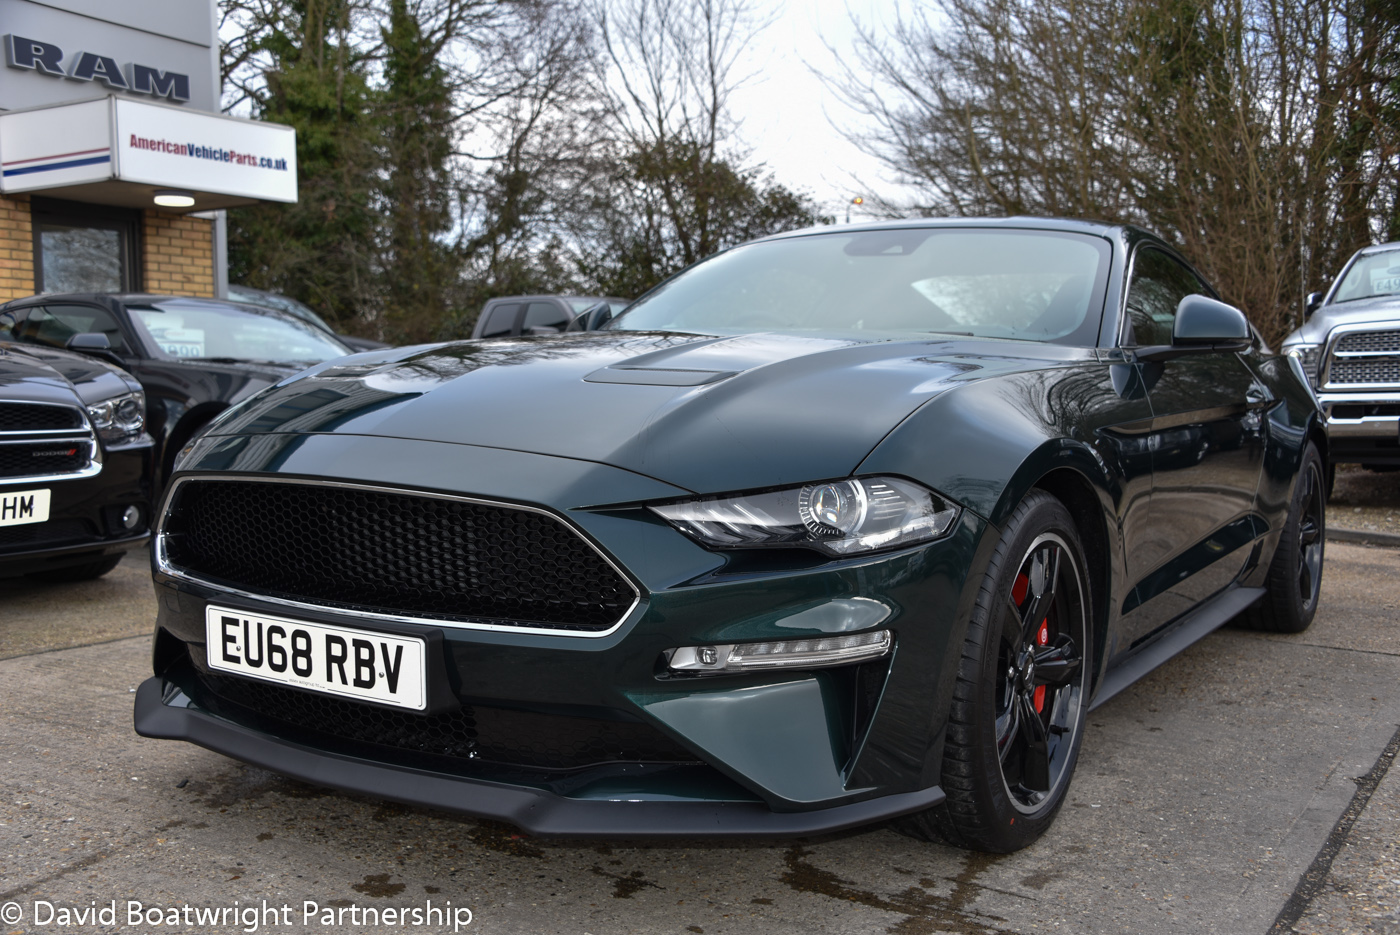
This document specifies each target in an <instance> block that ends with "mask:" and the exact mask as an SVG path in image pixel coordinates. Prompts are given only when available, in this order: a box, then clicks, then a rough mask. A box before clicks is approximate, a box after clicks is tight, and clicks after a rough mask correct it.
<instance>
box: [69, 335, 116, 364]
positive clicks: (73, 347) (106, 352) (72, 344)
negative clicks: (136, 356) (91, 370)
mask: <svg viewBox="0 0 1400 935" xmlns="http://www.w3.org/2000/svg"><path fill="white" fill-rule="evenodd" d="M63 346H64V347H66V348H68V350H70V351H74V352H76V353H79V354H86V355H87V356H89V357H96V358H98V359H99V360H105V361H107V363H109V364H116V365H117V366H118V367H121V368H123V369H125V367H126V361H124V360H122V359H121V358H120V357H118V356H117V354H116V352H115V351H113V350H112V342H111V341H110V340H108V338H107V336H106V335H105V334H103V333H102V332H100V331H84V332H81V333H79V334H75V335H73V336H72V337H71V338H69V339H68V341H67V343H65V344H64V345H63Z"/></svg>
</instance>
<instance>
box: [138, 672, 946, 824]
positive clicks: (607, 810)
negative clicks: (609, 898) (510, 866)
mask: <svg viewBox="0 0 1400 935" xmlns="http://www.w3.org/2000/svg"><path fill="white" fill-rule="evenodd" d="M164 690H165V682H164V680H163V679H161V678H159V677H153V678H149V679H147V680H146V681H144V682H142V683H141V687H140V688H138V689H137V691H136V709H135V723H136V733H138V734H140V735H141V736H143V737H152V738H158V739H165V740H185V741H188V742H190V743H193V744H198V745H199V746H201V747H204V748H206V749H209V750H213V751H214V752H215V753H222V754H224V755H225V756H230V757H233V758H234V759H237V760H242V761H243V762H244V763H248V764H250V765H252V766H257V767H260V768H262V769H267V770H271V771H273V772H276V773H281V774H282V775H284V776H290V777H292V778H294V779H300V780H304V781H305V782H310V783H314V784H316V785H320V786H328V787H330V788H332V789H339V790H340V791H342V792H355V793H360V794H363V795H371V796H375V797H377V798H383V799H390V800H392V801H395V802H402V803H404V804H407V805H420V806H426V807H428V808H440V809H444V810H446V811H452V812H460V813H462V814H466V815H471V816H472V817H474V818H487V819H492V820H494V821H504V822H509V823H510V824H512V825H515V826H516V827H518V828H520V829H521V830H523V831H527V832H529V833H530V834H535V835H540V836H544V837H590V838H591V837H608V838H657V837H667V838H671V837H805V836H809V835H815V834H827V833H830V832H833V831H844V830H846V829H848V828H858V827H860V826H861V825H868V824H872V823H874V822H878V821H884V820H886V819H890V818H897V817H899V816H900V815H908V814H910V813H912V812H918V811H922V810H924V809H926V808H931V807H933V806H935V805H938V804H940V803H941V802H942V801H943V799H944V795H943V790H942V789H940V788H939V787H938V786H933V787H931V788H928V789H921V790H919V791H917V792H904V793H898V794H895V795H886V796H880V797H879V798H874V799H867V800H865V801H862V802H853V803H851V804H848V805H837V806H833V807H831V808H819V809H813V810H810V811H802V812H775V811H772V810H770V809H768V808H766V807H765V806H763V805H760V804H756V803H751V802H650V801H599V800H591V799H590V800H585V799H570V798H566V797H564V796H560V795H555V794H553V793H550V792H545V791H542V790H538V789H527V788H522V787H519V786H508V785H503V784H501V783H494V782H484V781H481V780H473V779H467V778H462V777H456V776H444V775H441V774H438V773H430V772H425V771H423V770H416V769H410V768H404V767H390V766H382V765H379V764H377V763H370V762H367V761H365V760H360V759H356V758H353V757H345V756H339V755H337V754H334V753H327V752H324V751H321V750H315V749H312V748H310V747H305V746H302V745H300V744H294V743H288V742H287V741H284V740H279V739H277V738H275V737H269V736H268V735H266V734H261V733H259V732H257V731H254V730H249V729H248V728H245V727H242V726H240V725H238V724H234V723H231V722H229V721H225V720H223V719H221V718H217V717H214V716H213V715H210V714H206V713H205V712H203V711H199V710H197V709H194V708H177V707H172V706H170V705H167V704H165V703H164V702H163V701H162V700H161V698H162V694H163V692H164Z"/></svg>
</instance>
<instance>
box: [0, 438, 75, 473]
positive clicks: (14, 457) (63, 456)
mask: <svg viewBox="0 0 1400 935" xmlns="http://www.w3.org/2000/svg"><path fill="white" fill-rule="evenodd" d="M87 464H88V443H87V442H24V443H21V444H14V443H7V444H0V477H33V476H37V475H41V474H71V473H73V472H74V471H81V470H82V469H83V468H85V467H87Z"/></svg>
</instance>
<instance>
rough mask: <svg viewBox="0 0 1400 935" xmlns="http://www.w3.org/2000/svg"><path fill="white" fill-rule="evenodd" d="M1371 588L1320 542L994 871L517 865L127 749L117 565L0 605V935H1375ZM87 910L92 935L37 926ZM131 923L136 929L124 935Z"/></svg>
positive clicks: (930, 854) (1146, 695)
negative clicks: (1308, 620) (388, 914)
mask: <svg viewBox="0 0 1400 935" xmlns="http://www.w3.org/2000/svg"><path fill="white" fill-rule="evenodd" d="M1397 571H1400V553H1397V552H1395V551H1393V550H1388V549H1382V548H1372V547H1367V546H1361V545H1347V544H1337V543H1333V544H1331V545H1329V553H1328V567H1327V573H1326V578H1325V581H1324V586H1323V598H1322V601H1323V603H1322V607H1321V612H1320V614H1319V618H1318V621H1317V623H1316V624H1315V625H1314V626H1313V628H1312V629H1311V630H1310V631H1309V632H1307V633H1305V634H1302V635H1301V636H1296V637H1285V636H1275V635H1261V634H1256V633H1250V632H1244V631H1239V630H1232V629H1225V630H1222V631H1219V632H1217V633H1216V634H1214V635H1212V636H1211V637H1209V638H1207V639H1206V640H1204V641H1203V642H1201V643H1199V644H1197V646H1196V647H1194V648H1193V649H1192V650H1190V651H1189V652H1187V653H1186V654H1184V655H1183V656H1181V657H1179V658H1178V659H1176V660H1174V661H1173V662H1172V663H1170V664H1168V665H1167V666H1165V667H1163V668H1161V669H1159V670H1158V671H1157V672H1155V673H1154V674H1153V675H1152V676H1150V677H1149V678H1148V679H1146V680H1144V681H1143V682H1141V683H1139V684H1138V685H1136V686H1134V687H1133V688H1132V689H1130V690H1129V691H1127V692H1125V693H1124V694H1122V695H1120V696H1118V697H1117V698H1115V699H1114V700H1113V701H1111V702H1110V703H1109V704H1107V705H1105V706H1104V707H1103V708H1101V709H1099V710H1098V711H1096V712H1094V714H1092V715H1091V718H1090V720H1091V725H1092V728H1091V731H1090V733H1089V734H1088V738H1087V740H1086V743H1085V749H1084V755H1083V757H1082V759H1081V761H1080V766H1079V771H1078V774H1077V775H1076V778H1075V781H1074V786H1073V788H1072V789H1071V791H1070V798H1069V802H1068V804H1067V806H1066V808H1065V809H1064V811H1063V812H1062V813H1061V816H1060V818H1059V821H1058V822H1057V823H1056V825H1055V827H1054V828H1053V829H1052V831H1051V833H1050V834H1049V835H1048V836H1047V837H1046V838H1045V839H1043V840H1042V841H1041V842H1039V843H1038V844H1037V845H1036V846H1034V847H1032V848H1029V849H1027V850H1025V851H1023V852H1021V853H1018V854H1015V855H1012V856H1008V857H1000V858H997V857H989V856H986V855H974V854H968V853H965V852H961V851H958V850H954V849H951V848H946V847H941V846H937V845H929V844H923V843H920V842H917V841H912V840H910V839H908V838H904V837H902V836H900V835H898V834H895V833H894V832H893V831H891V830H889V829H888V828H884V827H875V828H871V829H866V830H862V831H859V832H852V833H846V834H841V835H833V836H830V837H826V838H820V839H813V840H806V841H799V842H778V843H763V842H751V843H738V844H735V843H723V844H716V843H706V842H696V841H675V842H667V843H653V844H644V845H635V844H628V843H618V842H600V841H583V842H578V841H566V842H555V841H544V840H538V839H532V838H527V837H523V836H521V835H519V834H518V833H516V832H515V831H514V830H513V829H511V828H509V827H505V826H499V825H494V824H490V823H483V822H476V821H471V820H467V819H462V818H458V817H454V816H450V815H443V814H440V813H435V812H430V811H425V810H418V809H412V808H405V807H402V806H397V805H386V804H383V803H380V802H376V801H372V800H369V799H363V798H358V797H354V796H346V795H341V794H338V793H332V792H327V791H324V790H321V789H318V788H314V787H311V786H307V785H304V784H301V783H297V782H291V781H288V780H284V779H282V778H279V777H278V776H276V775H274V774H271V773H267V772H264V771H261V770H257V769H252V768H248V767H244V766H241V765H239V764H238V763H235V762H233V761H231V760H228V759H225V758H224V757H221V756H218V755H216V754H213V753H209V752H206V751H203V750H200V749H198V748H195V747H191V746H188V745H185V744H179V743H172V742H167V741H149V740H143V739H141V738H138V737H136V736H135V735H134V734H133V733H132V730H131V713H130V712H131V698H132V696H131V692H132V691H133V690H134V689H135V687H136V685H137V684H138V683H139V682H140V681H141V680H142V679H143V678H145V676H146V674H147V672H148V661H147V652H148V637H147V633H148V630H149V627H150V623H151V618H152V615H153V607H152V605H153V599H152V596H151V590H150V584H149V581H148V579H147V576H146V571H145V568H144V566H143V564H142V561H141V560H140V559H128V561H127V562H125V563H123V565H122V566H120V567H119V568H118V569H117V570H116V571H115V572H113V573H112V574H111V575H110V576H108V577H107V578H105V579H103V580H101V581H98V582H92V583H88V584H84V585H81V586H68V587H65V588H58V587H40V586H36V585H30V584H26V583H23V582H14V581H11V582H0V763H3V764H4V766H3V773H2V774H0V775H2V776H3V778H0V904H4V903H15V904H16V905H17V906H18V908H19V910H20V911H21V913H22V917H21V918H20V919H19V920H18V921H13V922H12V920H11V918H10V917H4V918H3V920H2V921H3V922H4V923H5V924H4V927H3V928H0V932H7V933H8V932H14V933H27V932H54V931H121V932H179V931H201V932H230V933H232V932H240V931H259V932H288V933H291V932H296V933H301V932H332V931H333V932H390V931H451V930H452V928H453V924H452V918H453V916H452V914H451V913H450V912H449V914H448V915H447V916H445V917H442V918H443V921H442V922H441V924H438V922H439V917H438V916H430V917H427V919H426V920H425V921H431V922H432V923H433V924H431V925H421V926H415V925H413V924H412V920H413V917H412V916H409V917H408V919H407V920H405V921H407V923H408V924H403V923H401V922H399V921H398V920H397V919H396V920H395V922H394V923H393V924H386V921H385V917H384V916H383V915H382V912H383V910H385V909H395V910H398V909H401V908H402V909H415V908H416V909H419V910H423V911H426V910H427V908H428V907H429V904H430V901H431V906H432V907H433V908H435V909H450V910H462V909H469V910H470V911H471V913H472V915H471V922H470V925H467V926H465V927H463V928H461V929H460V930H462V931H470V932H481V933H554V932H559V933H583V932H589V933H593V935H605V933H624V932H637V933H664V932H676V933H686V932H695V933H730V932H732V933H740V932H761V933H787V932H792V933H799V932H801V933H807V932H833V933H862V932H893V933H904V935H915V933H934V932H955V933H970V935H985V933H1022V935H1025V933H1031V932H1051V931H1054V932H1103V933H1123V932H1144V933H1147V932H1172V933H1193V935H1194V933H1209V932H1219V933H1228V935H1240V933H1260V935H1262V933H1264V932H1268V931H1270V930H1271V928H1272V929H1273V930H1275V931H1297V932H1319V933H1324V932H1325V933H1341V932H1347V933H1353V932H1354V933H1372V932H1389V933H1395V932H1400V843H1398V842H1400V770H1394V771H1388V766H1389V764H1390V762H1391V761H1392V759H1393V756H1394V753H1395V748H1396V746H1397V745H1398V744H1400V733H1397V731H1398V730H1400V691H1397V685H1400V586H1397V584H1396V580H1397ZM1300 881H1301V882H1300ZM113 900H115V901H116V913H115V919H113V920H112V924H104V923H105V922H106V919H105V918H100V919H99V922H98V923H96V924H89V923H86V922H84V923H82V924H72V925H68V926H60V925H59V924H57V923H58V922H59V921H61V919H59V918H58V916H57V913H58V911H59V910H61V909H67V910H68V911H69V912H70V914H71V913H73V912H76V911H79V910H89V909H101V908H104V907H107V906H109V905H110V904H111V902H112V901H113ZM128 900H137V901H139V902H140V903H141V904H142V907H143V908H144V909H146V910H150V909H152V908H155V909H157V910H158V912H157V915H156V916H153V917H147V918H145V919H143V920H141V921H140V922H139V923H138V924H134V925H133V924H129V918H128V916H127V911H128V906H127V901H128ZM264 901H265V902H266V909H268V910H270V911H271V912H272V915H270V916H269V915H267V914H262V913H263V910H264ZM307 901H310V902H313V903H315V905H316V912H315V913H313V915H312V918H311V919H310V921H309V922H308V923H307V924H305V925H303V922H304V919H305V917H304V915H303V912H304V911H305V908H306V907H305V903H306V902H307ZM449 903H450V907H449V905H448V904H449ZM48 905H51V906H52V907H53V908H52V909H49V908H46V906H48ZM36 906H37V909H38V911H39V912H40V913H41V916H44V915H47V914H49V913H52V914H53V917H54V921H53V922H51V923H49V924H36V922H35V918H34V911H35V909H36ZM185 906H189V907H191V913H192V912H193V911H194V910H195V909H203V910H205V911H206V912H207V911H209V910H211V909H213V910H229V913H227V914H225V915H224V916H223V917H222V922H221V923H219V924H208V922H207V919H208V916H206V917H205V918H206V922H204V923H200V922H198V921H196V920H197V918H198V917H197V916H195V915H192V914H185V915H181V913H182V911H183V907H185ZM281 907H287V909H286V910H285V911H284V912H279V911H278V910H279V909H280V908H281ZM250 908H256V909H258V912H259V914H260V915H259V917H258V919H257V921H256V924H255V926H254V927H253V928H249V927H248V923H247V919H246V917H243V916H241V915H239V914H240V913H243V912H245V911H247V910H248V909H250ZM172 909H173V911H174V915H173V916H172V915H171V914H170V913H171V911H172ZM366 909H374V910H376V913H377V914H379V915H378V917H377V918H375V917H370V916H368V915H366V914H365V910H366ZM5 911H13V910H8V909H7V910H5ZM326 911H330V912H331V913H332V915H331V916H330V917H326V916H324V915H323V914H324V913H325V912H326ZM336 913H339V915H338V917H337V916H336ZM1281 913H1282V918H1280V916H1281ZM70 917H71V916H70ZM153 918H154V919H155V922H152V919H153ZM458 918H459V919H461V920H463V921H464V920H465V918H466V917H465V916H464V915H463V916H458ZM230 920H236V921H230ZM1276 920H1279V921H1280V924H1279V925H1278V926H1277V927H1275V922H1276ZM43 921H44V919H43V918H42V917H41V918H40V920H39V922H40V923H43ZM1295 923H1296V924H1295ZM1290 926H1291V928H1290Z"/></svg>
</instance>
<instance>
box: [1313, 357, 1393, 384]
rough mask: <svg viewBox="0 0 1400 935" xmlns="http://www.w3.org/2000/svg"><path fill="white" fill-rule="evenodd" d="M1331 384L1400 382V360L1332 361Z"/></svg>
mask: <svg viewBox="0 0 1400 935" xmlns="http://www.w3.org/2000/svg"><path fill="white" fill-rule="evenodd" d="M1330 376H1331V380H1330V381H1329V382H1330V383H1331V384H1333V385H1336V384H1339V383H1400V360H1384V359H1382V360H1356V359H1352V360H1346V359H1338V360H1335V361H1333V362H1332V372H1331V374H1330Z"/></svg>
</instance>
